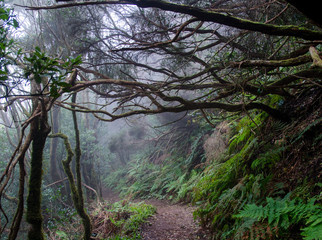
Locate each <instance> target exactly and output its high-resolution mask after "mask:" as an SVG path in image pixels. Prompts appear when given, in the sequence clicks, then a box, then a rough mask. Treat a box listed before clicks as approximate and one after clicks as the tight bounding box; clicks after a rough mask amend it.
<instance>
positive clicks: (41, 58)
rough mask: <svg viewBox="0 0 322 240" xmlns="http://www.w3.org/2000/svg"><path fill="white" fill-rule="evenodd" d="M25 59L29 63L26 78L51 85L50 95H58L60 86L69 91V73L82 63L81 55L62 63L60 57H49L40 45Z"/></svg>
mask: <svg viewBox="0 0 322 240" xmlns="http://www.w3.org/2000/svg"><path fill="white" fill-rule="evenodd" d="M24 60H25V61H26V63H28V65H27V66H28V67H27V69H25V73H24V74H25V78H31V79H33V80H35V81H36V82H37V83H42V82H44V81H45V84H46V85H47V86H50V95H51V96H52V97H58V96H59V94H58V87H61V88H63V89H64V91H68V89H69V88H70V87H71V83H68V82H66V81H65V78H66V76H67V74H69V73H71V71H72V68H73V66H75V65H79V64H80V63H81V56H78V57H76V58H68V59H67V61H65V62H63V63H61V61H59V59H58V58H52V57H48V56H47V54H46V53H45V52H42V51H41V49H40V48H39V47H36V48H35V50H34V51H33V52H32V53H31V54H30V56H29V57H25V58H24Z"/></svg>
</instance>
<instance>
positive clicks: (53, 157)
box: [50, 106, 61, 182]
mask: <svg viewBox="0 0 322 240" xmlns="http://www.w3.org/2000/svg"><path fill="white" fill-rule="evenodd" d="M59 113H60V108H58V107H55V106H54V107H53V108H52V115H51V116H52V133H58V131H59ZM57 147H58V139H57V138H53V139H52V140H51V143H50V176H51V180H52V181H53V182H56V181H58V180H59V179H61V177H60V175H59V172H58V168H57Z"/></svg>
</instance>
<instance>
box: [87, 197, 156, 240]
mask: <svg viewBox="0 0 322 240" xmlns="http://www.w3.org/2000/svg"><path fill="white" fill-rule="evenodd" d="M155 211H156V209H155V207H153V206H151V205H148V204H145V203H143V202H140V203H131V202H127V201H125V200H124V201H120V202H116V203H114V204H112V205H105V206H104V205H103V206H98V207H97V208H96V209H95V210H94V211H93V214H92V215H93V217H92V223H93V226H94V230H93V236H95V237H96V239H114V240H117V239H122V240H125V239H126V240H130V239H141V236H140V227H141V225H142V224H143V223H144V222H146V220H147V219H148V218H149V217H151V216H152V215H153V214H154V213H155Z"/></svg>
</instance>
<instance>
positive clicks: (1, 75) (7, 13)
mask: <svg viewBox="0 0 322 240" xmlns="http://www.w3.org/2000/svg"><path fill="white" fill-rule="evenodd" d="M18 27H19V23H18V22H17V20H16V18H15V15H14V14H13V10H12V9H9V8H7V7H6V6H5V4H4V0H0V81H5V80H7V79H8V76H7V75H8V72H9V70H8V68H7V66H8V65H9V63H10V61H9V60H8V59H6V58H5V56H7V55H8V54H10V53H11V51H12V49H11V48H12V47H13V44H14V41H13V40H12V39H11V38H9V34H10V31H11V29H12V28H13V29H16V28H18Z"/></svg>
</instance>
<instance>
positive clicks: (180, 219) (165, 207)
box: [103, 191, 211, 240]
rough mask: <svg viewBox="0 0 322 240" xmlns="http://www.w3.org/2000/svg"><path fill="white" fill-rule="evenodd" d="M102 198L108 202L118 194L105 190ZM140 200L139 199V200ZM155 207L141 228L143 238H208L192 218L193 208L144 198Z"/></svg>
mask: <svg viewBox="0 0 322 240" xmlns="http://www.w3.org/2000/svg"><path fill="white" fill-rule="evenodd" d="M103 196H104V199H105V200H107V201H109V202H115V201H118V200H120V199H119V197H118V195H117V194H115V193H113V192H111V191H107V192H105V193H104V195H103ZM140 201H141V200H140ZM144 202H146V203H147V204H151V205H153V206H155V207H156V208H157V212H156V214H155V215H154V216H153V217H151V218H150V219H149V220H148V222H147V223H145V224H144V225H143V226H142V228H141V236H142V239H143V240H209V239H211V238H210V236H209V234H208V233H207V232H205V231H204V230H202V229H201V228H200V226H199V225H198V223H197V222H195V221H194V219H193V214H192V213H193V211H194V208H193V207H191V206H188V205H183V204H173V203H170V202H168V201H166V200H155V199H150V200H144Z"/></svg>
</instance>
